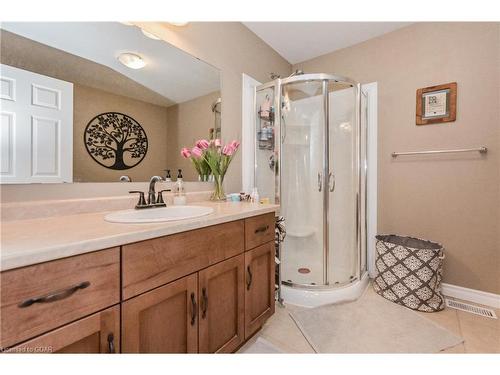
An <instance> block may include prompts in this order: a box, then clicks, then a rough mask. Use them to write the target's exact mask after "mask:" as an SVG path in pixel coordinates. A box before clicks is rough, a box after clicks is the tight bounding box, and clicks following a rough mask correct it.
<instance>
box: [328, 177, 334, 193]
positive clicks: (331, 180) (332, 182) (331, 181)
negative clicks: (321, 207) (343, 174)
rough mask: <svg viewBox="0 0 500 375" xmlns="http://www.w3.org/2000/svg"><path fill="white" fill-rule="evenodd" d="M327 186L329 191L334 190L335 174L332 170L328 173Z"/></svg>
mask: <svg viewBox="0 0 500 375" xmlns="http://www.w3.org/2000/svg"><path fill="white" fill-rule="evenodd" d="M328 186H329V188H330V189H329V190H330V193H331V192H333V191H334V190H335V175H334V174H333V173H332V172H330V173H329V174H328Z"/></svg>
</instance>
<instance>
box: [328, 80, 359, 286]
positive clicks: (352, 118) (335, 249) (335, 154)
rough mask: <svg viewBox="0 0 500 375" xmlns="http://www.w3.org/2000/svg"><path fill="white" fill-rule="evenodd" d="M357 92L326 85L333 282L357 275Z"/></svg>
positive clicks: (340, 282) (347, 86)
mask: <svg viewBox="0 0 500 375" xmlns="http://www.w3.org/2000/svg"><path fill="white" fill-rule="evenodd" d="M357 94H358V90H357V87H355V86H354V87H353V86H352V85H350V84H342V83H338V82H334V81H330V82H329V84H328V108H329V111H328V113H329V114H328V138H329V156H328V164H329V173H331V177H330V184H329V185H330V186H329V193H330V194H329V197H328V239H329V241H328V242H329V244H328V247H329V249H328V252H329V256H328V281H329V283H330V284H332V285H344V284H347V283H349V282H351V281H353V280H355V279H356V278H358V277H359V271H358V270H359V254H358V244H357V241H358V240H359V239H358V237H357V230H358V225H357V224H358V214H357V208H358V206H357V205H358V204H359V202H358V195H359V185H358V184H359V172H358V171H359V166H358V160H359V159H358V153H359V148H358V147H359V146H358V145H359V136H358V126H357V121H356V118H357V115H356V110H357V106H356V102H357Z"/></svg>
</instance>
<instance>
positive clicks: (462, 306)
mask: <svg viewBox="0 0 500 375" xmlns="http://www.w3.org/2000/svg"><path fill="white" fill-rule="evenodd" d="M446 307H451V308H452V309H457V310H462V311H466V312H468V313H471V314H476V315H481V316H485V317H487V318H492V319H497V316H496V314H495V311H493V310H492V309H488V308H486V307H481V306H476V305H471V304H469V303H465V302H458V301H453V300H451V299H446Z"/></svg>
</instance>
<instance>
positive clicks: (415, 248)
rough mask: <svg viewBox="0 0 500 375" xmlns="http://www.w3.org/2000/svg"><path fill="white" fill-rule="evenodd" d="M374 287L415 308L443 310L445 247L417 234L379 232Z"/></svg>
mask: <svg viewBox="0 0 500 375" xmlns="http://www.w3.org/2000/svg"><path fill="white" fill-rule="evenodd" d="M375 238H376V239H377V245H376V260H375V265H376V268H377V271H378V275H377V277H376V278H375V280H374V281H373V289H375V292H377V293H378V294H380V295H381V296H382V297H384V298H386V299H388V300H390V301H392V302H396V303H399V304H400V305H403V306H406V307H408V308H410V309H413V310H418V311H424V312H435V311H440V310H443V309H444V298H443V296H442V294H441V278H442V268H443V259H444V254H443V250H444V249H443V246H442V245H441V244H439V243H436V242H431V241H427V240H423V239H420V238H414V237H403V236H398V235H395V234H385V235H378V236H376V237H375Z"/></svg>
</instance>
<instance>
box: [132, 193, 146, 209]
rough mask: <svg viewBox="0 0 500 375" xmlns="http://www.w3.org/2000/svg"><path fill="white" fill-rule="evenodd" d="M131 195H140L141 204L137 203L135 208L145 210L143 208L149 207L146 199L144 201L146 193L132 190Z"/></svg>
mask: <svg viewBox="0 0 500 375" xmlns="http://www.w3.org/2000/svg"><path fill="white" fill-rule="evenodd" d="M129 193H130V194H135V193H137V194H139V202H137V204H136V205H135V208H143V207H147V204H146V199H144V192H142V191H138V190H131V191H129Z"/></svg>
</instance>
